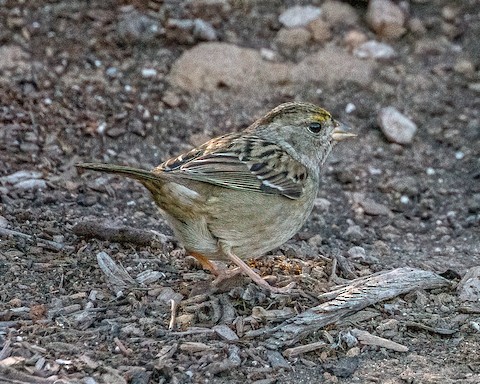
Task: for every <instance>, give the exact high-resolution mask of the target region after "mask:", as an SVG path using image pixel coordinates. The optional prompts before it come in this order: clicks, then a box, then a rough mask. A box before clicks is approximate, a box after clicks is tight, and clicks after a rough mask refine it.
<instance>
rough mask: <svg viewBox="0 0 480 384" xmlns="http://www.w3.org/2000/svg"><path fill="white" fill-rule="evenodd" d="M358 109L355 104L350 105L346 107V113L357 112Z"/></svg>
mask: <svg viewBox="0 0 480 384" xmlns="http://www.w3.org/2000/svg"><path fill="white" fill-rule="evenodd" d="M356 109H357V107H356V106H355V104H353V103H348V104H347V105H346V106H345V112H346V113H352V112H353V111H355V110H356Z"/></svg>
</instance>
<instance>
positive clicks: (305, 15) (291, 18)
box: [278, 5, 322, 28]
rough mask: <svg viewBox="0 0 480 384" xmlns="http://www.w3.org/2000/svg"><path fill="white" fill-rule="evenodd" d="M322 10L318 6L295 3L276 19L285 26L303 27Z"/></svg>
mask: <svg viewBox="0 0 480 384" xmlns="http://www.w3.org/2000/svg"><path fill="white" fill-rule="evenodd" d="M321 13H322V10H321V9H320V8H318V7H313V6H311V5H307V6H305V7H302V6H300V5H296V6H294V7H291V8H288V9H287V10H286V11H285V12H283V13H282V14H281V15H280V16H279V17H278V21H280V23H282V25H284V26H285V27H287V28H297V27H305V26H306V25H307V24H308V23H310V22H311V21H312V20H315V19H317V18H318V17H320V15H321Z"/></svg>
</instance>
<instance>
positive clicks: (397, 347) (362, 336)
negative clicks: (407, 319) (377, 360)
mask: <svg viewBox="0 0 480 384" xmlns="http://www.w3.org/2000/svg"><path fill="white" fill-rule="evenodd" d="M351 332H352V335H353V336H355V337H356V338H357V339H358V341H359V342H360V344H363V345H376V346H377V347H381V348H386V349H391V350H392V351H397V352H408V347H406V346H405V345H402V344H399V343H396V342H395V341H391V340H388V339H385V338H383V337H380V336H375V335H372V334H371V333H370V332H367V331H363V330H361V329H356V328H355V329H352V331H351Z"/></svg>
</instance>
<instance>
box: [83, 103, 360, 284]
mask: <svg viewBox="0 0 480 384" xmlns="http://www.w3.org/2000/svg"><path fill="white" fill-rule="evenodd" d="M352 136H355V135H354V134H351V133H348V132H347V129H346V126H345V125H343V124H342V123H339V122H337V121H335V120H334V119H333V118H332V116H331V114H330V113H329V112H327V111H326V110H324V109H322V108H320V107H317V106H316V105H313V104H309V103H295V102H292V103H285V104H282V105H279V106H278V107H276V108H274V109H273V110H271V111H270V112H268V113H267V114H266V115H265V116H263V117H262V118H260V119H259V120H257V121H255V122H254V123H253V124H252V125H250V126H249V127H248V128H247V129H245V130H244V131H242V132H238V133H230V134H227V135H224V136H220V137H217V138H214V139H212V140H210V141H208V142H206V143H205V144H203V145H201V146H199V147H198V148H195V149H192V150H191V151H190V152H187V153H184V154H182V155H180V156H178V157H175V158H172V159H170V160H167V161H165V162H164V163H162V164H160V165H159V166H158V167H156V168H154V169H153V170H151V171H146V170H142V169H136V168H132V167H128V166H120V165H111V164H96V163H85V164H78V165H77V166H78V167H81V168H86V169H91V170H95V171H102V172H110V173H117V174H121V175H124V176H127V177H130V178H133V179H136V180H138V181H140V182H141V183H142V184H143V185H144V186H145V187H146V188H147V189H148V190H149V191H150V192H151V193H152V195H153V198H154V200H155V203H156V204H157V205H158V206H159V207H160V208H161V209H162V210H163V212H164V215H165V217H166V218H167V220H168V222H169V223H170V225H171V226H172V228H173V229H174V231H175V234H176V236H177V237H178V238H179V239H180V240H181V242H182V243H183V245H184V246H185V249H186V250H187V252H188V253H190V254H191V255H192V256H193V257H195V258H196V259H197V260H198V261H199V262H200V263H201V264H202V266H203V267H204V268H207V269H209V270H210V271H212V272H213V273H215V274H217V275H218V274H219V270H218V269H217V267H216V266H215V264H213V263H212V260H213V261H214V260H220V261H229V262H232V263H234V264H236V265H237V266H238V267H239V268H238V269H237V270H240V271H242V272H244V273H245V274H247V275H248V276H249V277H250V278H251V279H252V280H254V281H255V282H256V283H257V284H259V285H260V286H262V287H265V288H268V289H270V290H271V291H273V292H285V291H287V290H288V289H289V288H291V286H292V285H291V284H290V285H288V286H287V287H283V288H276V287H272V286H271V285H270V284H268V283H267V282H266V281H265V280H264V279H262V278H261V277H260V276H259V275H258V274H257V273H255V272H254V271H253V270H252V269H251V268H250V267H249V266H248V265H247V264H245V262H244V261H243V260H245V259H247V258H254V257H258V256H261V255H263V254H265V253H266V252H268V251H270V250H272V249H274V248H276V247H278V246H280V245H281V244H283V243H284V242H285V241H287V240H288V239H289V238H291V237H292V236H293V235H294V234H295V233H296V232H297V231H298V230H299V229H300V228H301V227H302V225H303V224H304V223H305V221H306V219H307V217H308V216H309V214H310V212H311V210H312V207H313V202H314V200H315V197H316V196H317V191H318V188H319V179H320V169H321V166H322V164H323V163H324V162H325V159H326V158H327V156H328V154H329V153H330V151H331V149H332V147H333V146H334V144H335V143H336V142H337V141H340V140H343V139H345V138H348V137H352Z"/></svg>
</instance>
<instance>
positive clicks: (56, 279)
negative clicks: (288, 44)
mask: <svg viewBox="0 0 480 384" xmlns="http://www.w3.org/2000/svg"><path fill="white" fill-rule="evenodd" d="M119 3H121V4H119ZM146 3H147V2H141V1H132V2H127V1H123V2H115V1H96V0H92V1H88V2H80V1H79V2H75V1H67V0H59V1H49V2H43V1H26V2H25V1H8V0H7V1H3V2H1V4H2V5H1V7H0V89H1V91H0V178H1V177H3V176H7V175H12V174H14V173H15V172H17V171H30V172H39V173H40V174H38V175H30V176H29V177H27V179H29V180H30V181H29V183H31V184H32V185H30V186H31V187H32V188H27V187H25V185H23V186H22V185H19V184H16V183H15V182H13V183H12V182H9V181H8V180H7V179H5V178H3V179H0V180H2V181H1V183H0V203H1V204H0V228H6V229H9V230H12V231H16V232H17V235H13V236H2V237H0V287H1V290H0V361H2V360H3V359H6V360H4V362H5V363H7V362H8V363H9V364H12V365H11V367H10V368H5V367H4V366H1V365H0V382H2V383H3V382H5V383H14V382H39V383H40V382H42V383H43V382H53V381H54V380H55V379H56V378H60V379H62V380H63V381H56V382H65V383H67V382H69V383H77V382H78V383H94V382H97V383H122V382H128V383H170V382H171V383H188V382H195V383H196V382H198V383H206V382H209V383H236V382H255V381H258V383H274V382H278V383H311V382H332V383H335V382H339V383H404V382H405V383H472V384H473V383H479V382H480V355H479V352H478V351H479V350H480V337H479V335H480V333H479V332H480V331H479V323H480V309H479V307H478V302H477V303H476V310H471V309H470V310H468V311H467V310H465V308H464V304H463V303H462V302H461V301H460V299H459V297H458V295H457V292H456V291H455V288H449V289H439V290H434V291H429V292H424V291H415V292H412V293H409V294H407V295H405V296H402V297H397V298H395V299H392V300H390V301H389V302H386V303H380V304H377V305H375V306H373V307H371V308H369V310H370V315H368V314H367V315H366V317H365V318H363V319H360V320H357V321H356V322H355V323H354V324H352V323H351V322H342V323H340V324H333V325H331V326H329V327H328V328H327V329H325V330H321V331H318V332H316V333H314V334H312V335H311V336H310V337H309V338H308V339H304V340H300V341H299V342H298V343H297V345H301V344H307V343H311V342H315V341H325V343H326V344H325V347H324V348H321V349H318V350H316V351H314V352H309V353H306V354H303V355H301V356H298V357H294V358H290V359H287V361H286V362H284V361H280V362H279V361H277V360H275V359H276V357H278V356H277V355H275V354H273V353H272V350H271V349H268V348H267V346H266V345H265V344H264V342H263V340H262V339H261V338H258V339H248V338H242V336H243V335H244V334H245V333H246V332H247V331H248V330H251V329H256V328H260V327H263V326H266V325H270V326H272V325H275V324H278V323H279V321H281V319H278V318H277V319H275V320H265V319H264V318H262V317H261V316H254V315H252V311H253V313H256V312H255V311H257V313H258V308H257V309H254V308H255V307H263V308H265V309H268V310H273V309H279V310H285V309H286V308H288V309H291V310H293V312H301V311H304V310H305V309H307V308H309V307H312V306H315V305H317V304H318V302H317V300H316V299H315V295H316V294H320V293H322V292H325V291H328V290H329V289H331V287H332V286H333V285H334V282H335V281H338V280H335V279H333V280H332V276H331V275H332V262H331V260H332V259H334V258H335V257H341V256H342V255H343V256H344V257H346V263H347V264H348V266H349V267H350V268H351V269H350V270H349V269H348V268H345V267H344V266H340V267H339V268H338V269H337V275H339V277H338V279H341V278H346V279H351V278H353V277H354V276H365V275H368V274H371V273H374V272H378V271H382V270H387V269H391V268H394V267H402V266H413V267H418V268H422V269H428V270H433V271H435V272H439V273H443V272H445V271H447V270H451V271H450V272H451V273H450V274H449V278H451V279H452V281H453V282H454V283H455V282H458V279H459V278H460V277H461V276H462V275H463V274H464V273H465V272H466V271H467V270H468V269H470V268H472V267H475V266H480V128H479V127H480V93H479V89H480V87H479V85H480V75H479V68H480V61H479V57H480V54H479V52H480V46H479V43H478V36H480V14H479V11H478V2H477V1H475V0H467V1H463V2H453V3H454V4H452V2H451V1H448V0H430V1H428V0H427V1H412V2H410V3H408V2H403V3H407V4H409V14H410V16H411V17H415V18H416V19H419V20H421V21H422V22H423V25H424V27H425V30H424V32H422V33H414V32H412V31H408V32H407V34H406V35H405V36H403V37H402V38H400V39H398V40H396V41H391V42H390V44H391V45H392V46H393V47H394V48H395V50H396V51H397V53H398V57H397V58H396V59H394V60H393V61H389V62H382V63H380V64H379V66H378V68H377V69H376V71H377V72H376V75H375V79H374V80H373V81H372V83H371V84H369V85H367V86H360V85H357V84H352V83H345V82H341V81H340V82H338V84H334V85H332V86H324V85H323V84H322V81H321V79H318V84H311V85H310V86H309V87H304V88H303V89H302V91H300V92H297V93H295V94H292V93H291V92H290V91H288V90H285V89H280V88H275V87H273V86H272V89H271V90H266V92H264V93H262V94H261V95H262V96H261V97H252V95H251V94H249V93H248V92H245V91H242V92H236V91H232V90H230V89H228V87H219V89H218V90H216V91H214V92H201V93H200V94H189V93H188V92H185V91H181V90H180V89H175V88H172V87H171V86H170V85H169V82H168V80H167V75H168V73H169V70H170V68H171V66H172V64H173V63H174V61H175V60H176V59H177V58H178V57H180V55H181V54H182V52H184V51H186V50H188V49H189V48H191V47H192V44H195V42H194V40H191V39H189V36H188V33H187V37H185V36H184V35H183V34H181V33H180V32H178V31H175V30H173V31H167V32H165V33H164V32H163V31H161V32H159V35H158V36H156V35H155V36H150V35H148V33H147V32H148V31H147V32H145V31H143V32H140V34H135V33H133V35H129V33H126V32H122V29H121V28H123V27H121V26H120V27H119V25H121V22H122V18H124V17H125V14H126V13H128V11H129V10H130V11H131V9H136V10H137V11H138V12H139V13H140V14H141V15H149V17H151V18H153V19H154V20H157V21H158V22H159V23H160V24H162V25H164V23H165V20H166V19H167V18H179V19H194V18H195V17H200V18H203V19H205V20H207V21H209V22H211V23H212V25H213V26H214V28H215V30H216V31H217V33H218V35H219V40H221V41H225V42H232V43H235V44H237V45H240V46H243V47H251V48H255V49H259V48H261V47H270V46H271V42H272V41H273V40H274V38H275V35H276V33H277V31H278V29H279V28H280V25H279V23H278V21H277V20H278V14H279V13H280V11H281V10H283V9H285V7H286V6H287V5H293V3H302V4H307V3H308V2H306V1H299V2H293V1H287V2H281V1H271V2H259V1H231V2H230V4H231V8H230V10H229V11H228V13H227V14H224V13H222V12H215V11H212V12H207V11H206V10H208V9H210V8H205V9H203V10H202V8H201V7H200V8H195V7H191V6H188V3H189V2H187V1H179V2H177V1H157V2H155V1H152V2H149V3H148V4H149V5H148V6H147V5H145V4H146ZM284 3H288V4H284ZM290 3H291V4H290ZM314 3H316V4H321V3H322V2H319V1H316V2H314ZM349 4H351V5H352V7H353V8H354V9H355V10H356V12H357V13H358V14H359V15H364V14H365V10H366V9H365V8H366V4H365V3H364V2H358V1H351V2H349ZM125 7H127V8H125ZM128 7H130V8H128ZM354 27H355V28H356V29H358V30H360V31H363V32H365V33H366V34H367V35H368V36H370V37H371V38H374V37H375V35H374V34H373V32H371V31H369V30H368V27H367V25H366V23H365V22H364V21H363V19H362V18H361V19H360V20H359V21H358V22H357V24H356V25H355V26H354ZM332 30H333V43H338V45H341V36H343V34H344V33H345V32H346V31H347V30H348V28H347V27H345V26H338V27H336V26H333V27H332ZM318 49H321V45H320V44H319V43H315V42H313V41H311V42H309V43H308V44H307V46H305V47H302V48H299V49H295V50H289V51H281V52H280V53H279V55H280V56H279V57H280V59H281V60H285V61H287V60H289V61H298V60H301V59H302V58H303V57H304V56H305V55H306V54H308V53H309V52H313V51H315V50H318ZM7 53H8V54H7ZM340 65H341V64H340ZM144 68H155V70H156V75H155V76H154V77H146V76H145V74H143V75H142V69H144ZM319 88H321V90H322V92H321V93H319V92H317V89H319ZM292 99H296V100H307V101H312V102H315V103H317V104H320V105H322V106H325V107H326V108H328V109H329V110H331V111H332V113H333V114H334V115H335V116H338V118H339V119H340V120H343V121H346V122H348V123H349V124H350V125H352V126H353V127H355V128H354V130H355V132H356V133H358V139H356V140H355V141H352V142H348V143H344V144H342V145H341V146H338V148H336V149H335V153H334V154H332V156H331V158H330V159H329V161H328V163H327V164H326V166H325V170H324V173H323V175H324V177H323V179H322V188H321V192H320V194H319V198H320V200H319V204H317V206H316V207H315V209H314V212H313V213H312V215H311V217H310V219H309V221H308V223H307V224H306V226H305V228H304V229H303V230H302V231H301V232H300V233H299V234H298V235H297V236H296V237H295V238H293V239H292V240H290V241H289V242H288V243H287V244H285V245H284V246H282V247H281V248H280V249H278V250H276V251H274V252H272V253H271V254H269V255H267V256H265V257H264V258H261V259H259V260H257V261H255V262H252V265H255V267H256V268H258V270H259V271H260V273H261V274H262V275H274V276H276V280H277V282H276V283H278V284H285V283H286V282H288V281H290V280H293V281H296V282H297V287H298V288H299V291H297V293H295V294H293V295H291V296H289V295H286V296H284V295H280V296H278V295H273V296H272V295H269V294H268V293H266V292H263V291H261V290H260V289H258V288H257V287H256V286H254V285H253V284H251V283H250V282H249V280H248V279H246V278H245V279H241V281H236V282H232V286H230V287H224V290H223V291H222V292H218V291H217V292H213V291H211V290H210V288H209V287H210V284H209V283H210V282H211V280H212V276H211V275H210V274H209V273H208V272H204V271H203V270H202V269H201V268H200V267H199V266H198V265H197V264H196V263H195V262H193V260H192V259H190V258H188V257H185V255H184V251H183V249H182V248H181V244H178V242H176V240H175V239H174V238H173V237H172V233H171V231H170V229H169V228H168V226H167V224H166V222H165V220H164V219H163V218H162V217H161V215H160V214H159V213H158V211H157V208H156V207H155V205H154V204H153V202H152V200H151V198H150V196H149V195H148V193H146V191H145V190H144V189H143V188H142V187H141V186H140V185H138V184H136V183H134V182H132V181H128V180H125V179H122V178H119V177H111V176H105V175H98V174H93V173H85V174H82V175H79V174H78V173H77V171H76V169H75V167H74V164H75V163H77V162H81V161H92V160H97V161H102V162H110V163H121V164H129V165H133V166H138V167H141V168H146V169H148V168H151V167H153V166H155V165H156V164H158V163H160V162H161V160H162V159H167V158H169V157H171V156H173V155H175V154H178V153H179V152H181V151H184V150H187V149H188V148H190V147H191V146H192V145H196V144H199V143H201V142H203V141H204V140H206V139H208V138H209V137H213V136H215V135H219V134H221V133H225V132H228V131H232V130H240V129H243V128H244V127H246V126H247V125H248V124H249V123H251V122H252V121H253V120H254V118H256V117H259V116H260V115H261V114H262V113H264V112H266V111H268V110H269V109H270V108H272V107H274V106H275V105H277V104H279V103H281V102H284V101H287V100H292ZM347 103H353V104H355V106H356V110H355V111H353V112H352V113H350V114H346V113H345V112H344V110H345V106H346V104H347ZM389 105H393V106H395V107H396V108H398V109H399V110H401V111H402V112H405V113H406V114H407V115H408V116H409V117H411V118H412V120H413V121H415V123H416V124H417V125H418V127H419V129H418V132H417V134H416V136H415V138H414V141H413V143H412V144H411V145H408V146H400V145H398V144H392V143H389V142H388V141H387V140H386V139H385V137H384V135H383V134H382V133H381V131H380V129H379V128H378V126H377V122H376V116H377V114H378V110H379V109H380V108H382V107H385V106H389ZM102 127H105V129H103V128H102ZM42 180H44V181H45V185H42V183H43V181H42ZM372 201H373V202H376V203H378V204H381V205H382V206H383V207H387V208H388V210H389V212H387V214H380V215H372V214H368V206H369V205H370V206H371V204H372ZM328 203H329V204H328ZM85 220H93V221H94V222H98V223H102V224H104V225H105V226H106V227H107V228H110V227H118V226H129V227H134V228H137V229H140V230H142V231H143V234H145V233H147V231H148V230H150V229H152V230H155V231H157V232H159V233H161V234H163V235H159V236H157V238H156V240H154V241H153V242H149V241H147V245H139V244H138V242H137V243H136V241H135V238H134V239H133V240H132V239H131V242H124V241H120V240H122V239H120V240H119V239H118V238H117V239H116V240H99V239H98V238H97V239H95V238H91V237H83V236H77V235H75V230H74V226H75V224H77V223H79V222H83V221H85ZM142 231H140V235H139V236H141V235H142ZM18 233H20V234H24V235H30V236H31V237H29V238H27V237H25V236H21V235H18ZM148 233H150V232H148ZM135 236H136V235H134V237H135ZM97 237H98V236H97ZM44 240H49V241H52V242H53V243H49V242H46V241H44ZM354 246H361V247H362V248H363V249H364V250H365V254H366V257H364V258H361V259H354V258H353V259H352V258H351V257H349V254H348V253H347V251H348V250H349V249H351V248H352V247H354ZM58 248H61V249H58ZM357 250H358V249H357ZM102 251H103V252H106V253H107V254H108V255H109V256H110V257H111V258H112V259H113V260H114V261H115V262H116V263H117V264H118V265H122V266H123V267H124V268H125V269H126V271H127V272H128V274H129V275H130V276H131V277H133V278H137V277H138V275H139V274H140V273H142V272H145V271H150V273H152V276H155V278H154V279H153V280H154V281H153V282H146V283H143V284H138V283H135V284H131V285H128V284H127V285H126V286H123V287H119V286H116V287H112V285H111V284H109V283H108V279H107V277H106V275H105V274H104V273H103V272H102V270H101V269H100V267H99V265H98V263H97V254H98V253H99V252H102ZM350 256H351V255H350ZM339 264H341V263H339ZM154 271H157V272H161V273H160V274H154V273H153V272H154ZM349 271H350V272H352V271H353V274H349ZM199 294H200V296H199ZM179 295H182V296H181V297H183V300H182V301H181V302H180V304H179V306H178V308H177V316H178V319H177V326H176V329H175V331H171V330H169V321H170V315H171V306H170V298H175V297H176V298H178V297H180V296H179ZM413 323H416V324H418V323H420V324H423V325H426V326H429V327H430V328H429V329H426V328H421V327H416V326H412V324H413ZM219 325H226V326H228V327H229V328H230V329H232V330H234V331H235V332H236V335H237V336H239V337H240V339H239V340H238V341H234V342H231V341H228V340H226V339H225V336H224V337H222V336H221V334H222V333H221V332H222V330H223V331H224V329H222V328H214V327H215V326H219ZM195 327H198V329H197V328H195ZM352 328H359V329H363V330H366V331H369V332H370V333H372V334H375V335H378V336H381V337H384V338H386V339H390V340H393V341H396V342H397V343H400V344H402V345H405V346H407V347H408V348H409V352H406V353H400V352H393V351H391V350H388V349H385V348H378V347H374V346H363V345H359V344H349V342H348V337H347V336H348V331H349V330H350V329H352ZM195 329H197V330H198V332H197V333H195V332H193V331H192V330H195ZM215 329H216V331H215ZM445 330H448V332H446V331H445ZM185 331H187V332H185ZM450 331H451V332H450ZM182 332H183V333H182ZM346 335H347V336H346ZM195 343H196V344H195ZM1 348H3V350H2V349H1ZM279 352H282V349H280V350H279ZM13 358H15V359H17V360H15V362H14V360H12V359H13ZM13 369H14V370H15V371H13ZM21 375H25V376H21ZM32 375H33V376H32ZM2 376H3V377H2ZM32 377H36V378H37V379H35V380H34V379H32ZM2 380H3V381H2ZM14 380H17V381H14ZM42 380H44V381H42ZM262 380H263V381H262Z"/></svg>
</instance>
